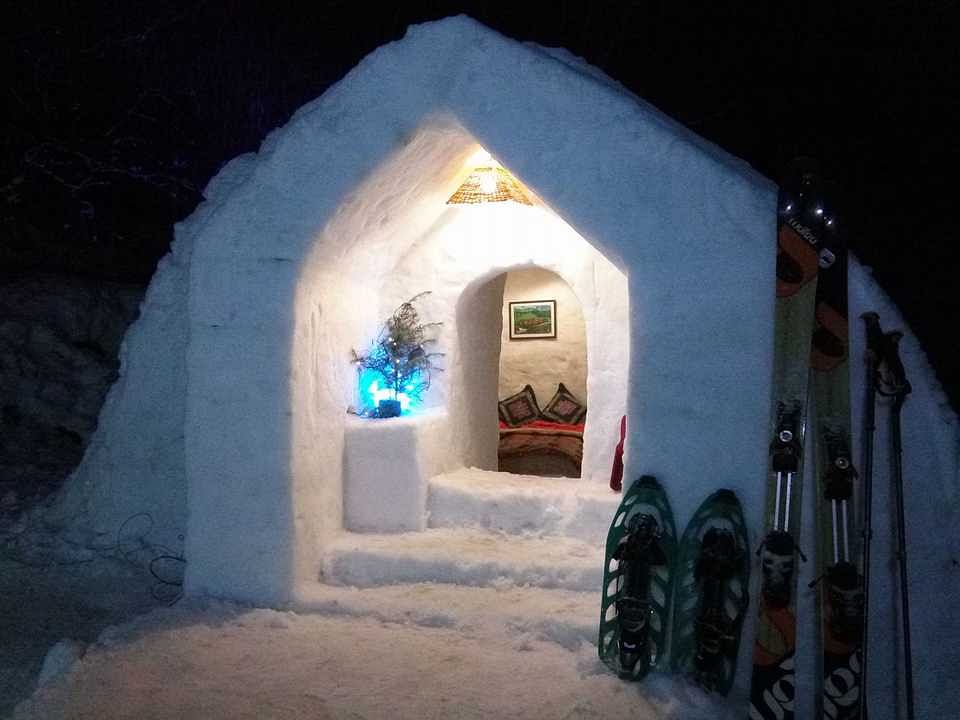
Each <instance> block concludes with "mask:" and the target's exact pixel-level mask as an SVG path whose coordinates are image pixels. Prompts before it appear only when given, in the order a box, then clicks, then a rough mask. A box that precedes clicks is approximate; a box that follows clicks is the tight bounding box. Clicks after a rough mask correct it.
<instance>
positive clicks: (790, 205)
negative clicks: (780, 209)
mask: <svg viewBox="0 0 960 720" xmlns="http://www.w3.org/2000/svg"><path fill="white" fill-rule="evenodd" d="M791 210H793V203H787V207H786V211H787V212H790V211H791Z"/></svg>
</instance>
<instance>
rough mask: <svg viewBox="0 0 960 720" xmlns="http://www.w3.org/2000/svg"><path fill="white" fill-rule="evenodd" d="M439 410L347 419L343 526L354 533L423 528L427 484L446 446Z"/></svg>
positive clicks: (442, 415) (444, 419)
mask: <svg viewBox="0 0 960 720" xmlns="http://www.w3.org/2000/svg"><path fill="white" fill-rule="evenodd" d="M449 435H450V431H449V421H448V417H447V413H446V411H445V410H440V409H437V410H429V411H423V412H421V413H418V414H416V415H409V416H403V417H396V418H389V419H385V420H375V419H371V418H360V417H356V416H351V417H349V418H348V419H347V422H346V426H345V428H344V461H345V462H344V483H343V494H344V497H343V515H344V517H343V524H344V526H345V527H346V528H347V529H348V530H353V531H355V532H405V531H410V530H423V529H425V528H426V526H427V481H428V480H429V478H430V477H432V476H433V475H436V474H438V473H440V472H442V471H443V469H444V464H445V458H446V456H447V455H448V454H449V450H448V449H449V447H450V437H449Z"/></svg>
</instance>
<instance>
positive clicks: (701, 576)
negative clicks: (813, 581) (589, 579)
mask: <svg viewBox="0 0 960 720" xmlns="http://www.w3.org/2000/svg"><path fill="white" fill-rule="evenodd" d="M749 573H750V562H749V557H748V552H747V531H746V524H745V523H744V520H743V512H742V510H741V508H740V503H739V501H738V500H737V498H736V496H735V495H734V494H733V492H731V491H730V490H718V491H717V492H715V493H713V494H712V495H711V496H710V497H709V498H707V499H706V500H705V501H704V503H703V504H702V505H701V506H700V508H699V509H698V510H697V512H696V513H694V515H693V518H692V519H691V520H690V523H689V524H688V525H687V529H686V530H685V531H684V533H683V537H682V538H681V539H680V541H679V543H678V541H677V533H676V528H675V526H674V520H673V512H672V511H671V509H670V503H669V501H668V500H667V496H666V493H665V492H664V491H663V488H662V487H661V486H660V484H659V483H658V482H657V481H656V479H654V478H653V477H651V476H649V475H647V476H644V477H642V478H640V479H639V480H638V481H637V482H635V483H633V485H631V486H630V487H629V489H628V490H627V491H626V493H625V494H624V497H623V500H622V501H621V503H620V507H619V509H618V510H617V514H616V515H615V516H614V519H613V522H612V523H611V526H610V532H609V534H608V535H607V546H606V559H605V563H604V583H603V599H602V603H601V611H600V638H599V642H598V650H599V653H600V658H601V659H602V660H603V662H604V663H606V664H607V665H608V666H609V667H610V668H612V669H613V670H614V671H616V672H617V674H618V675H620V677H622V678H624V679H630V680H639V679H641V678H643V677H644V676H646V675H647V673H649V672H650V671H651V670H652V669H660V670H667V669H669V670H672V671H673V672H676V673H682V674H684V675H687V676H689V677H691V678H692V679H693V680H694V681H695V682H697V683H698V684H700V685H701V686H703V687H704V688H706V689H708V690H714V691H717V692H720V693H723V694H726V693H727V692H728V691H729V690H730V686H731V685H732V684H733V678H734V670H735V667H736V659H737V650H738V648H739V645H740V630H741V627H742V625H743V619H744V616H745V614H746V609H747V602H748V591H749V590H748V589H749ZM671 627H672V631H670V630H668V628H671ZM668 642H669V644H670V648H669V651H668V647H667V644H668Z"/></svg>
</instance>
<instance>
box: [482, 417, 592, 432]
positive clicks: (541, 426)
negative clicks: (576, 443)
mask: <svg viewBox="0 0 960 720" xmlns="http://www.w3.org/2000/svg"><path fill="white" fill-rule="evenodd" d="M583 428H584V423H580V424H579V425H567V424H565V423H556V422H550V421H549V420H534V421H533V422H528V423H525V424H523V425H517V426H516V427H512V426H510V425H507V424H506V423H505V422H504V421H503V420H501V421H500V430H501V431H503V430H557V431H562V432H574V433H580V434H581V435H582V434H583Z"/></svg>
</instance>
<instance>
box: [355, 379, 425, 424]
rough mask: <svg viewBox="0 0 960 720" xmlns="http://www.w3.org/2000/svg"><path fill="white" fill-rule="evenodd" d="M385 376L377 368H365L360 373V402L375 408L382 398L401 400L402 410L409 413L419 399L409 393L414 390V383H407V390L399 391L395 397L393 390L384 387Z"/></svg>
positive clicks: (404, 387) (405, 388)
mask: <svg viewBox="0 0 960 720" xmlns="http://www.w3.org/2000/svg"><path fill="white" fill-rule="evenodd" d="M382 383H383V377H382V376H381V375H380V373H378V372H376V371H375V370H364V371H363V372H361V373H360V403H361V405H363V406H364V407H366V408H369V409H371V410H372V409H374V408H376V407H377V405H378V404H379V403H380V401H381V400H394V399H396V400H399V401H400V411H401V412H402V413H404V414H406V413H409V412H410V411H411V410H412V409H414V408H415V407H416V406H417V405H418V404H419V400H418V399H415V398H412V397H410V395H408V394H407V393H409V392H410V391H412V390H414V389H415V387H416V385H415V384H414V383H407V384H406V385H404V386H403V389H404V390H406V391H407V392H400V393H397V396H396V398H394V395H393V390H392V389H391V388H389V387H382Z"/></svg>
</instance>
